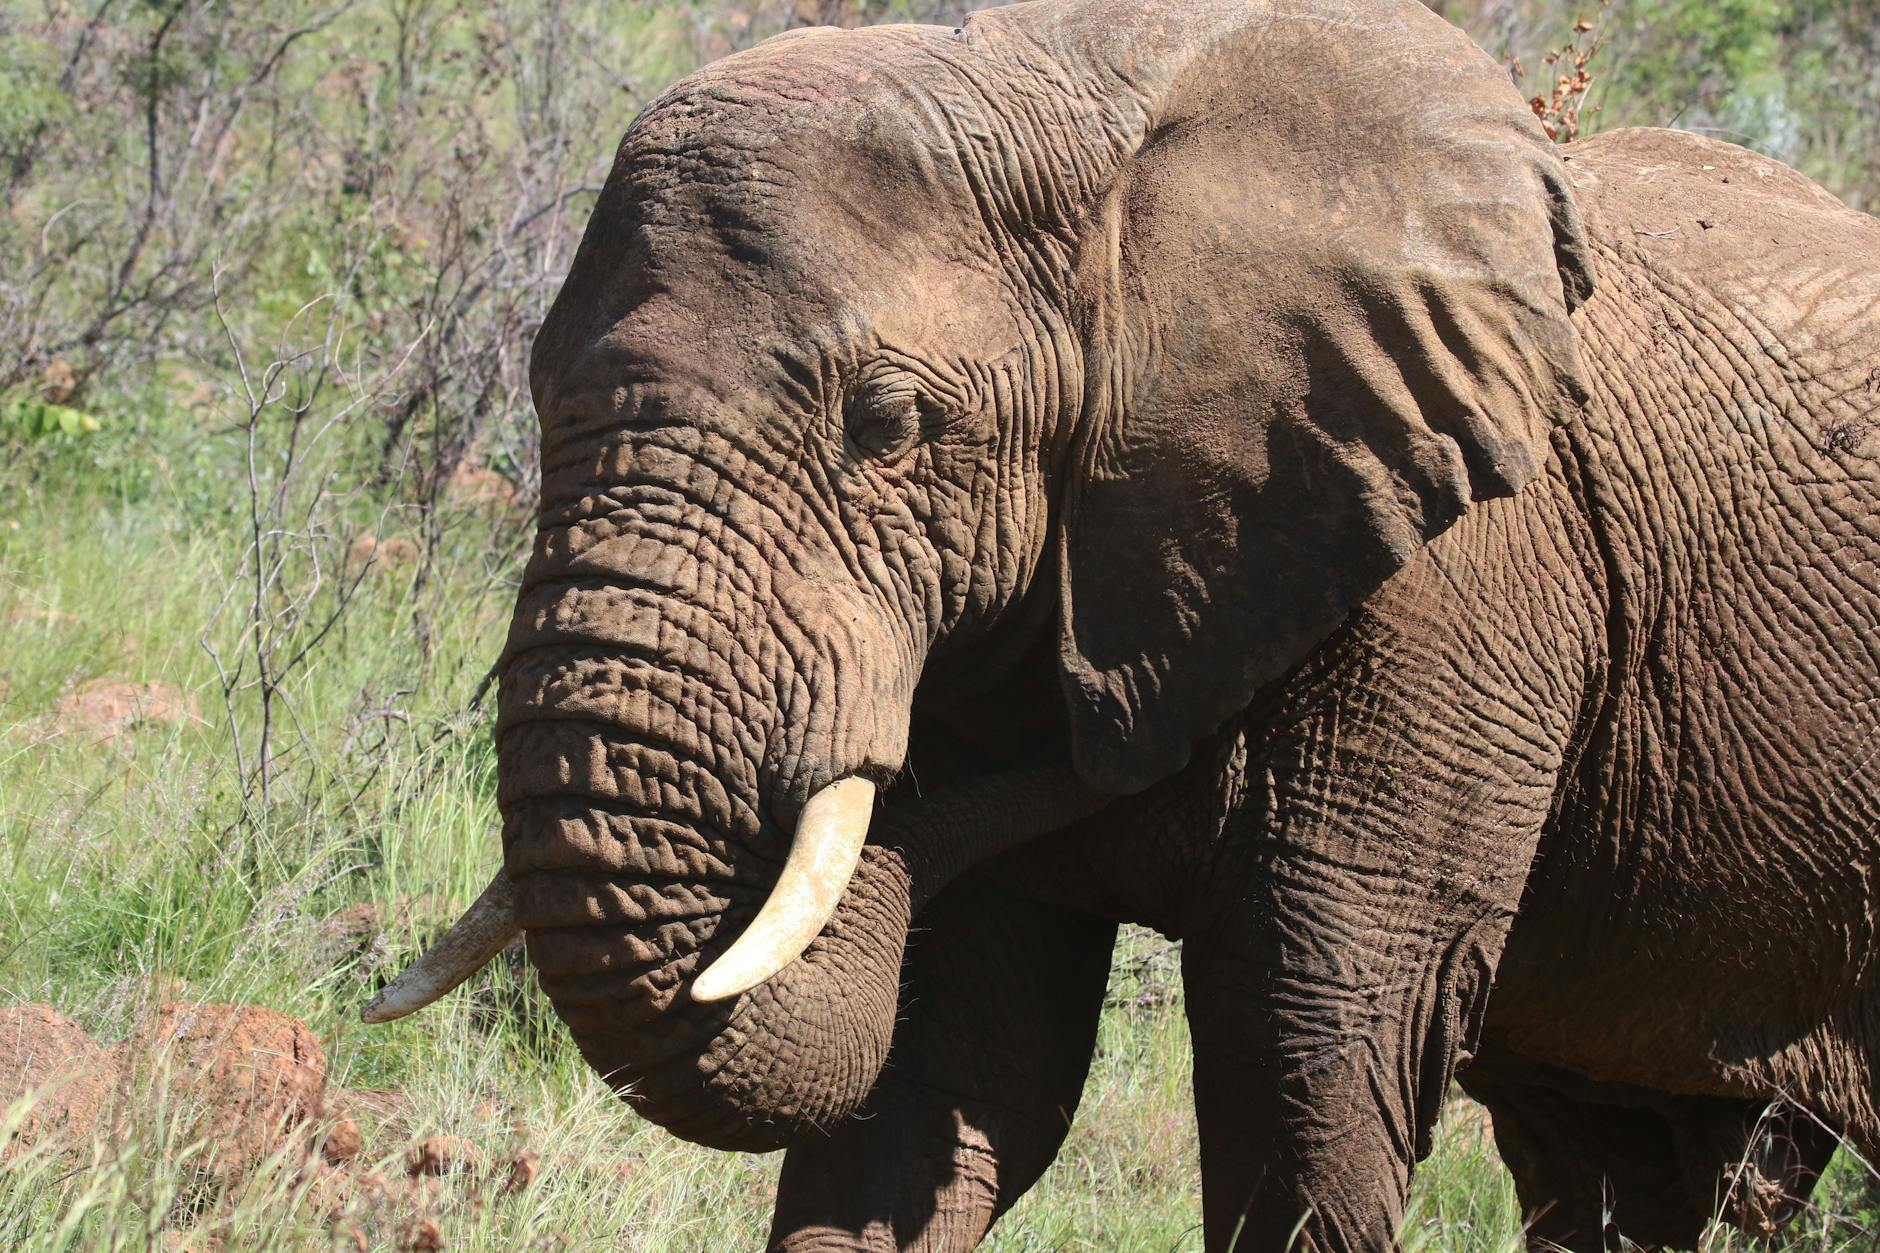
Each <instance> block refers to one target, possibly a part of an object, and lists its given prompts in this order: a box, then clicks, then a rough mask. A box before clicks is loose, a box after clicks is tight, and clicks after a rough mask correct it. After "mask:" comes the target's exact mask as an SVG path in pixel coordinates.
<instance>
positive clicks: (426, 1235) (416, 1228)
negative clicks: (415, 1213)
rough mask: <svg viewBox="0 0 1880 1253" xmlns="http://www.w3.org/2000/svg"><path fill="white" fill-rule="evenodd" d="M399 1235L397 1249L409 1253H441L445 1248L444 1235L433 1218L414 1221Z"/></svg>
mask: <svg viewBox="0 0 1880 1253" xmlns="http://www.w3.org/2000/svg"><path fill="white" fill-rule="evenodd" d="M400 1235H401V1239H400V1240H399V1242H398V1245H399V1247H400V1248H402V1249H407V1250H409V1251H410V1253H443V1250H444V1248H445V1244H444V1233H443V1232H441V1231H439V1230H438V1228H437V1220H436V1219H435V1218H418V1219H414V1220H412V1222H411V1224H410V1225H409V1226H407V1227H406V1228H405V1229H404V1231H403V1232H402V1233H400Z"/></svg>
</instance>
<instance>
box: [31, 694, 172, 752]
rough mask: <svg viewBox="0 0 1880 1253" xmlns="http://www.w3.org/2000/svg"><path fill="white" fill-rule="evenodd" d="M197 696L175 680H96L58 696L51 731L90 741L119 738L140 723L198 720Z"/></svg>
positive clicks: (52, 716)
mask: <svg viewBox="0 0 1880 1253" xmlns="http://www.w3.org/2000/svg"><path fill="white" fill-rule="evenodd" d="M201 721H202V715H201V714H200V713H198V712H197V710H196V698H195V697H193V696H191V695H190V694H189V693H188V692H185V691H184V690H183V689H182V688H180V687H177V686H176V685H175V684H174V683H160V682H149V683H130V682H125V681H123V680H119V679H95V680H93V681H92V682H90V683H87V684H86V685H85V686H83V687H81V688H79V689H78V690H77V691H75V692H68V693H67V694H65V695H64V696H61V697H60V698H59V699H58V701H57V703H55V704H54V705H53V707H52V715H51V724H52V730H54V731H55V732H57V733H60V734H70V735H77V736H82V737H83V738H84V739H85V740H86V741H88V742H89V743H92V744H104V743H107V742H109V741H111V740H114V739H116V738H118V737H119V736H121V735H123V734H125V733H126V732H127V731H129V730H131V729H132V728H133V727H135V726H138V725H139V724H141V723H156V724H159V725H162V726H178V725H181V724H182V723H184V722H201Z"/></svg>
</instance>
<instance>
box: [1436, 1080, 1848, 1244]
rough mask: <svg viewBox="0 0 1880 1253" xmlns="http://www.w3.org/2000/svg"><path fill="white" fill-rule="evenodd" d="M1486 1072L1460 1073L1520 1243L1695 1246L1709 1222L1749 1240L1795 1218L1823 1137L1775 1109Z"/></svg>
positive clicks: (1811, 1125)
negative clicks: (1522, 1221)
mask: <svg viewBox="0 0 1880 1253" xmlns="http://www.w3.org/2000/svg"><path fill="white" fill-rule="evenodd" d="M1524 1069H1528V1074H1526V1075H1523V1074H1522V1073H1521V1071H1520V1070H1519V1069H1517V1068H1515V1067H1512V1066H1509V1065H1505V1064H1493V1065H1491V1066H1487V1067H1480V1068H1476V1069H1472V1070H1471V1071H1469V1072H1467V1073H1465V1074H1464V1075H1463V1076H1462V1084H1463V1087H1464V1088H1465V1089H1466V1090H1467V1091H1468V1092H1469V1094H1470V1095H1471V1096H1473V1097H1475V1098H1476V1099H1477V1100H1478V1101H1480V1102H1481V1103H1482V1104H1483V1105H1485V1106H1486V1107H1487V1108H1488V1111H1489V1115H1490V1117H1491V1118H1492V1119H1493V1120H1494V1128H1495V1144H1496V1147H1497V1148H1498V1149H1499V1150H1500V1152H1501V1155H1502V1159H1503V1160H1504V1161H1505V1162H1506V1163H1507V1164H1508V1169H1509V1170H1510V1171H1511V1172H1512V1173H1513V1174H1514V1181H1515V1190H1516V1192H1517V1193H1518V1194H1519V1196H1520V1199H1521V1208H1522V1212H1523V1213H1524V1214H1525V1215H1526V1216H1527V1222H1528V1243H1529V1247H1531V1248H1541V1249H1546V1248H1558V1249H1569V1250H1573V1251H1574V1253H1592V1251H1594V1250H1600V1249H1614V1248H1618V1247H1620V1243H1621V1240H1622V1239H1623V1240H1624V1241H1627V1242H1630V1243H1631V1244H1635V1245H1640V1246H1644V1247H1646V1248H1676V1249H1689V1248H1696V1247H1697V1246H1698V1244H1699V1241H1700V1240H1701V1239H1702V1237H1703V1234H1704V1230H1705V1228H1706V1227H1707V1226H1708V1225H1709V1224H1710V1222H1711V1220H1712V1219H1713V1218H1716V1219H1721V1220H1722V1221H1725V1222H1728V1223H1731V1224H1732V1225H1735V1226H1737V1227H1740V1228H1742V1229H1743V1230H1744V1231H1745V1232H1746V1233H1748V1234H1749V1235H1752V1236H1767V1235H1771V1234H1773V1233H1774V1232H1775V1231H1776V1229H1778V1228H1779V1227H1781V1226H1782V1225H1783V1224H1784V1223H1786V1222H1787V1221H1788V1220H1789V1219H1790V1218H1792V1217H1794V1216H1795V1214H1797V1213H1798V1212H1799V1211H1800V1209H1801V1207H1802V1204H1803V1202H1804V1201H1806V1199H1807V1197H1808V1194H1809V1192H1810V1191H1812V1190H1813V1188H1814V1185H1815V1181H1816V1179H1817V1178H1819V1177H1820V1174H1821V1171H1822V1170H1823V1168H1825V1167H1826V1166H1827V1164H1828V1158H1829V1157H1830V1156H1832V1154H1833V1152H1834V1148H1835V1144H1836V1141H1837V1137H1836V1136H1835V1135H1834V1133H1833V1132H1831V1131H1830V1130H1828V1129H1827V1128H1825V1127H1823V1126H1822V1125H1821V1124H1820V1123H1819V1122H1818V1121H1816V1120H1815V1119H1814V1118H1812V1117H1810V1116H1809V1115H1808V1114H1806V1113H1805V1112H1803V1111H1800V1110H1797V1109H1795V1108H1794V1107H1793V1106H1789V1105H1785V1104H1783V1103H1781V1102H1776V1103H1773V1104H1771V1103H1769V1102H1766V1101H1751V1100H1743V1099H1739V1098H1732V1097H1693V1096H1671V1095H1668V1094H1662V1093H1648V1092H1639V1091H1633V1090H1629V1089H1625V1090H1622V1089H1616V1088H1613V1087H1611V1086H1609V1085H1596V1084H1593V1083H1592V1082H1590V1081H1585V1080H1579V1079H1578V1078H1577V1077H1575V1076H1572V1075H1569V1074H1566V1073H1565V1072H1561V1071H1554V1070H1551V1069H1545V1068H1541V1067H1533V1068H1524Z"/></svg>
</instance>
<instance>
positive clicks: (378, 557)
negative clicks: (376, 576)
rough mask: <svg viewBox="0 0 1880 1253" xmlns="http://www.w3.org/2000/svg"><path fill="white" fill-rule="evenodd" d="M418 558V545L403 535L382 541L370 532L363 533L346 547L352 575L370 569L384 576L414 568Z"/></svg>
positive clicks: (347, 561)
mask: <svg viewBox="0 0 1880 1253" xmlns="http://www.w3.org/2000/svg"><path fill="white" fill-rule="evenodd" d="M418 557H419V550H418V546H417V544H416V543H414V542H413V541H411V540H408V539H406V538H405V537H404V536H402V535H393V536H388V537H386V538H384V539H380V538H379V537H378V536H376V535H374V534H372V533H371V532H370V531H361V532H360V533H359V534H357V535H355V536H353V538H352V543H350V544H349V545H347V547H346V568H347V571H348V572H349V573H352V574H358V573H359V572H361V571H363V570H366V569H368V568H370V569H372V570H375V571H377V572H379V573H381V574H383V573H386V572H388V571H392V570H400V569H403V568H405V567H407V566H414V565H416V564H418Z"/></svg>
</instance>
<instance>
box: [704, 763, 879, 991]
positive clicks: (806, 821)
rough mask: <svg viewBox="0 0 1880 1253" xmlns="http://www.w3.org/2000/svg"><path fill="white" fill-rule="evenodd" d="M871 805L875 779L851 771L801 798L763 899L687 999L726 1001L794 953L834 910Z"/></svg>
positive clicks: (862, 837)
mask: <svg viewBox="0 0 1880 1253" xmlns="http://www.w3.org/2000/svg"><path fill="white" fill-rule="evenodd" d="M874 805H875V785H874V784H873V783H870V782H869V781H868V780H867V779H860V778H855V777H853V776H851V777H849V778H846V779H838V780H837V781H836V782H834V783H831V784H830V785H829V786H828V787H826V788H824V789H822V790H821V791H820V792H818V793H816V794H815V795H814V796H812V797H810V798H809V803H808V804H806V805H804V806H803V814H802V816H801V817H800V818H798V819H797V823H796V834H795V836H794V837H793V838H792V839H791V842H790V856H789V857H788V858H787V859H786V860H785V861H784V863H783V873H782V874H780V875H778V876H777V884H776V886H775V887H773V888H772V889H771V890H770V898H769V899H768V900H766V901H765V902H764V907H763V908H762V909H760V910H758V911H757V917H756V918H754V919H753V920H752V921H751V925H750V926H749V927H748V928H747V929H746V930H745V932H744V934H743V935H741V936H739V937H738V938H737V941H736V942H735V943H733V944H732V946H731V947H730V948H729V949H726V950H725V952H724V953H723V954H722V955H721V956H720V957H719V958H718V960H717V961H715V962H713V963H712V964H711V967H710V968H709V969H707V970H706V971H705V973H704V974H702V975H700V976H699V977H698V978H697V980H695V981H694V982H693V984H692V999H693V1000H695V1001H723V1000H729V999H730V998H731V997H734V996H736V995H737V994H738V993H740V992H747V991H749V990H750V989H752V988H754V987H756V986H757V985H758V984H760V983H762V982H763V981H764V980H766V979H768V978H770V977H771V976H772V975H774V974H776V973H777V972H778V971H779V970H782V969H783V968H784V967H785V966H788V965H789V964H790V963H791V962H793V961H795V960H796V959H797V958H798V957H800V956H801V955H802V953H803V950H804V949H806V948H808V947H809V942H810V941H811V940H813V939H815V938H816V936H817V933H818V932H820V931H821V930H822V929H823V928H824V927H825V926H827V925H828V923H829V919H830V918H831V917H832V916H833V915H834V914H835V912H836V904H837V902H839V901H840V900H841V899H842V892H843V890H844V889H845V888H847V887H848V886H849V878H850V876H852V875H853V874H854V873H855V865H856V863H857V862H859V861H860V860H861V859H862V843H863V841H865V840H866V839H867V838H868V820H869V817H870V815H871V813H872V812H873V810H874Z"/></svg>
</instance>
